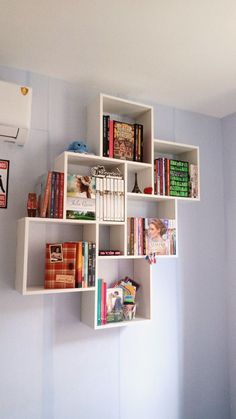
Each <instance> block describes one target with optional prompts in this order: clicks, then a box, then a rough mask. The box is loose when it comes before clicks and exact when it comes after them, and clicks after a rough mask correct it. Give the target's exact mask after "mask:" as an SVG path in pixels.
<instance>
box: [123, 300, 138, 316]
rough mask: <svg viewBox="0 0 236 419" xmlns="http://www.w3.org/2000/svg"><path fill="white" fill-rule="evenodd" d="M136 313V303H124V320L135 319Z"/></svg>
mask: <svg viewBox="0 0 236 419" xmlns="http://www.w3.org/2000/svg"><path fill="white" fill-rule="evenodd" d="M135 313H136V304H135V303H133V304H124V305H123V315H124V320H134V319H135Z"/></svg>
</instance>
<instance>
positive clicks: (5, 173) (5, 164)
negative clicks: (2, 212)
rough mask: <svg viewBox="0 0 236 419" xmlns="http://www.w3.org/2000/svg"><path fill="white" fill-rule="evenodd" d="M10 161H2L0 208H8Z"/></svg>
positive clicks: (0, 169)
mask: <svg viewBox="0 0 236 419" xmlns="http://www.w3.org/2000/svg"><path fill="white" fill-rule="evenodd" d="M9 166H10V161H9V160H1V159H0V208H7V199H8V179H9Z"/></svg>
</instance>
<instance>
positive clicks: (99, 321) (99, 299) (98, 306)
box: [97, 278, 103, 326]
mask: <svg viewBox="0 0 236 419" xmlns="http://www.w3.org/2000/svg"><path fill="white" fill-rule="evenodd" d="M102 282H103V280H102V279H101V278H99V279H98V286H97V325H98V326H101V324H102V323H101V297H102Z"/></svg>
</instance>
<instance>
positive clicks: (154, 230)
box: [147, 218, 167, 255]
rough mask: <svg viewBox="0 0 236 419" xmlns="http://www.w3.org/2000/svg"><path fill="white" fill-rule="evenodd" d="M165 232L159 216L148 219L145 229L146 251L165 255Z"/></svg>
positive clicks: (165, 229)
mask: <svg viewBox="0 0 236 419" xmlns="http://www.w3.org/2000/svg"><path fill="white" fill-rule="evenodd" d="M166 232H167V228H166V226H165V224H164V223H163V222H162V220H160V219H159V218H151V219H149V225H148V230H147V235H148V253H149V254H154V253H155V254H156V255H166V254H167V249H166V237H163V236H164V235H165V234H166Z"/></svg>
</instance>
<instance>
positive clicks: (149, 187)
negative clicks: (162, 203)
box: [143, 186, 152, 195]
mask: <svg viewBox="0 0 236 419" xmlns="http://www.w3.org/2000/svg"><path fill="white" fill-rule="evenodd" d="M143 193H145V194H148V195H151V194H152V187H151V186H148V187H147V188H144V190H143Z"/></svg>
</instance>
